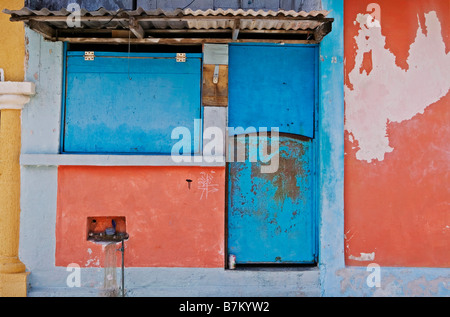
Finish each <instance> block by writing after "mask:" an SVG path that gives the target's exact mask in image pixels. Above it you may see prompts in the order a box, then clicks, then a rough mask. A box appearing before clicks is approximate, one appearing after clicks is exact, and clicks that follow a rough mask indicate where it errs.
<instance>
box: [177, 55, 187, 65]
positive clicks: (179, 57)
mask: <svg viewBox="0 0 450 317" xmlns="http://www.w3.org/2000/svg"><path fill="white" fill-rule="evenodd" d="M176 60H177V63H184V62H186V53H177V58H176Z"/></svg>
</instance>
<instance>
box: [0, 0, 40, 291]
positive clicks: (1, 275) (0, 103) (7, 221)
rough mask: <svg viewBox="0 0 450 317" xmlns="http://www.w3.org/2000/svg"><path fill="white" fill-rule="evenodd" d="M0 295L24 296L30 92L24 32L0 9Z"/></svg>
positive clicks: (13, 3) (12, 0)
mask: <svg viewBox="0 0 450 317" xmlns="http://www.w3.org/2000/svg"><path fill="white" fill-rule="evenodd" d="M23 6H24V1H23V0H3V1H2V2H1V7H0V11H2V10H3V9H5V8H7V9H20V8H22V7H23ZM0 30H2V31H1V34H0V47H1V49H0V68H2V69H3V71H4V75H5V80H6V81H15V82H0V296H2V297H6V296H7V297H12V296H26V279H27V275H28V273H27V272H25V265H24V264H23V263H22V262H21V261H20V260H19V257H18V251H19V230H20V165H19V156H20V146H21V108H22V107H23V105H24V104H25V103H26V102H27V101H28V99H29V98H28V96H29V95H30V94H32V93H33V92H34V86H33V85H32V84H30V83H23V82H22V81H23V80H24V73H25V71H24V60H25V32H24V26H23V24H22V23H11V22H10V21H9V16H8V15H6V14H4V13H0Z"/></svg>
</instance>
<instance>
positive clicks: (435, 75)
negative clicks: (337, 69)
mask: <svg viewBox="0 0 450 317" xmlns="http://www.w3.org/2000/svg"><path fill="white" fill-rule="evenodd" d="M367 21H368V17H367V14H358V17H357V18H356V22H358V23H359V24H360V30H359V32H358V35H357V36H356V37H355V40H356V44H357V50H356V58H355V67H354V68H353V70H352V71H351V72H350V73H349V83H350V84H349V85H346V86H345V87H344V89H345V103H346V113H345V129H346V130H347V131H348V132H349V133H350V134H351V136H350V138H349V140H350V142H352V143H354V142H357V145H358V151H357V153H356V158H357V159H358V160H364V161H368V162H371V161H372V160H375V159H376V160H379V161H382V160H383V159H384V156H385V154H386V153H389V152H392V151H393V148H392V147H391V146H390V145H389V136H388V135H387V131H386V129H387V124H388V123H389V122H402V121H404V120H409V119H411V118H412V117H414V116H415V115H417V114H420V113H423V112H424V110H425V109H426V108H427V107H428V106H429V105H430V104H432V103H434V102H436V101H438V100H439V99H440V98H442V97H443V96H445V95H446V94H447V93H448V91H449V88H450V76H448V73H449V70H450V55H449V54H446V53H445V44H444V41H443V39H442V34H441V24H440V22H439V19H438V18H437V15H436V12H434V11H431V12H429V13H427V14H425V25H426V30H427V35H424V34H423V32H422V27H423V26H421V25H420V22H419V27H418V29H417V34H416V38H415V41H414V43H412V44H411V46H410V49H409V56H408V59H407V63H408V65H409V68H408V70H406V71H405V70H403V69H402V68H400V67H398V66H397V65H396V64H395V55H394V54H392V52H390V51H389V50H388V49H386V48H385V44H386V38H385V36H383V35H382V34H381V27H367V25H366V24H367ZM369 52H371V56H372V70H371V71H370V72H369V73H368V74H367V72H365V71H363V72H360V69H361V66H362V63H363V58H364V53H369Z"/></svg>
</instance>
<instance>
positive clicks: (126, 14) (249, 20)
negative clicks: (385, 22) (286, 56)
mask: <svg viewBox="0 0 450 317" xmlns="http://www.w3.org/2000/svg"><path fill="white" fill-rule="evenodd" d="M4 12H5V13H7V14H10V15H11V21H24V22H25V23H26V24H28V25H29V26H30V27H31V28H33V29H35V30H38V31H39V32H40V33H41V34H43V35H44V36H45V35H47V37H48V38H54V37H55V34H56V36H58V37H61V36H62V35H63V34H66V33H67V32H65V31H70V33H71V34H72V35H73V34H75V33H77V34H78V35H80V34H82V33H86V32H85V31H86V30H101V29H103V30H114V29H131V28H132V26H133V24H132V23H131V22H130V21H131V20H133V21H135V22H137V23H135V24H134V27H135V29H134V30H136V28H137V29H138V30H140V31H139V33H135V34H138V35H139V34H141V35H142V34H144V35H145V33H148V32H150V33H151V32H152V31H159V32H161V31H164V30H166V31H167V32H173V33H175V32H174V31H177V30H178V31H189V30H191V31H192V30H197V31H201V30H204V31H205V32H209V33H214V31H216V33H217V31H218V30H221V31H222V33H223V31H227V30H228V31H229V32H232V31H234V32H235V31H236V30H239V31H240V32H247V33H249V32H252V31H260V32H259V33H264V32H266V33H267V31H273V33H279V34H281V33H283V32H285V31H286V32H291V33H292V32H295V31H309V32H303V33H302V34H306V33H309V34H316V35H317V30H321V33H322V34H321V37H322V36H323V35H324V34H326V33H328V32H329V31H331V21H332V19H329V18H327V15H328V13H329V12H328V11H325V10H322V11H311V12H305V11H300V12H297V11H293V10H289V11H285V10H277V11H273V10H269V11H264V10H257V11H255V10H243V9H238V10H233V9H227V10H224V9H216V10H213V9H209V10H192V9H189V8H188V9H184V10H183V9H177V10H173V11H164V10H161V9H157V10H143V9H142V8H138V9H137V10H117V11H111V10H106V9H104V8H100V9H98V10H95V11H87V10H85V9H81V10H80V12H79V15H78V16H79V17H80V23H81V25H80V27H79V28H70V27H69V26H68V24H67V18H68V17H69V16H71V14H73V12H71V11H68V10H66V9H62V10H58V11H50V10H48V9H46V8H43V9H41V10H30V9H29V8H26V7H25V8H22V9H21V10H4ZM43 24H45V25H43ZM324 25H326V26H327V27H326V28H324V27H323V26H324ZM46 26H49V27H50V28H48V27H46ZM52 30H57V31H59V32H55V34H53V32H52ZM211 31H212V32H211ZM261 31H262V32H261ZM49 32H50V34H48V33H49ZM185 33H187V32H185ZM91 34H92V32H91ZM235 34H236V33H235ZM299 34H300V33H299ZM83 36H84V35H83ZM144 37H145V36H144ZM234 40H236V39H234Z"/></svg>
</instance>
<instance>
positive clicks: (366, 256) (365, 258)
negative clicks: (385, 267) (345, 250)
mask: <svg viewBox="0 0 450 317" xmlns="http://www.w3.org/2000/svg"><path fill="white" fill-rule="evenodd" d="M348 258H349V259H351V260H356V261H373V260H374V259H375V252H372V253H363V252H361V253H360V255H359V256H354V255H349V257H348Z"/></svg>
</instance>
